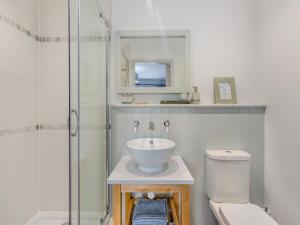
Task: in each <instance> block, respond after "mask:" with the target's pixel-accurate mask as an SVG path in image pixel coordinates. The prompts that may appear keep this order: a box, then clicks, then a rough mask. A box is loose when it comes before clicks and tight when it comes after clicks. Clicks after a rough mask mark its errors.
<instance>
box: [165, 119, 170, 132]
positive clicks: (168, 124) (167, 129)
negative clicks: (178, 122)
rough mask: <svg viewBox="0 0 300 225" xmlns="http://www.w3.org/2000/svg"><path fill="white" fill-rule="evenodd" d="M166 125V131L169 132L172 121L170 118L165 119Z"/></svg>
mask: <svg viewBox="0 0 300 225" xmlns="http://www.w3.org/2000/svg"><path fill="white" fill-rule="evenodd" d="M164 127H165V128H166V132H167V133H169V128H170V121H169V120H165V122H164Z"/></svg>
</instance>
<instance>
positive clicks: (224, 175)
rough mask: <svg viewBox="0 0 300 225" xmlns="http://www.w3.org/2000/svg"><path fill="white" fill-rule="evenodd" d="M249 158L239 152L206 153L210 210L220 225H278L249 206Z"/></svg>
mask: <svg viewBox="0 0 300 225" xmlns="http://www.w3.org/2000/svg"><path fill="white" fill-rule="evenodd" d="M250 160H251V155H250V154H249V153H247V152H245V151H239V150H208V151H206V181H207V195H208V197H209V199H210V201H209V207H210V208H211V210H212V212H213V213H214V215H215V217H216V218H217V220H218V222H219V224H220V225H278V223H276V222H275V221H274V220H273V219H272V218H271V217H270V216H269V215H268V214H267V213H265V212H264V210H263V209H262V208H260V207H258V206H256V205H254V204H251V203H249V189H250Z"/></svg>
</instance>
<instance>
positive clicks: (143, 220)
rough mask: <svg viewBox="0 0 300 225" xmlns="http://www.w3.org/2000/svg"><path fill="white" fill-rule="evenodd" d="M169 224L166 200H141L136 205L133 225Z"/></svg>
mask: <svg viewBox="0 0 300 225" xmlns="http://www.w3.org/2000/svg"><path fill="white" fill-rule="evenodd" d="M167 223H168V216H167V202H166V199H159V200H148V199H141V200H140V201H139V202H138V204H137V205H136V207H135V211H134V214H133V223H132V225H166V224H167Z"/></svg>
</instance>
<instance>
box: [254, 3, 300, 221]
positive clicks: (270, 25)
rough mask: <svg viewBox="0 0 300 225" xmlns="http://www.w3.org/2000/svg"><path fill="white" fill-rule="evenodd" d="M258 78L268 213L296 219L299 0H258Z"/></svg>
mask: <svg viewBox="0 0 300 225" xmlns="http://www.w3.org/2000/svg"><path fill="white" fill-rule="evenodd" d="M257 2H258V14H257V18H258V21H257V22H258V23H257V24H258V30H257V31H258V33H257V34H258V43H257V44H258V46H257V50H258V52H257V54H258V55H257V56H258V65H259V68H258V69H259V73H258V74H259V81H260V82H261V81H262V82H261V83H262V85H263V86H262V87H261V90H263V92H262V96H264V97H265V101H266V103H267V104H268V110H267V114H266V148H265V151H266V152H265V159H266V160H265V177H266V179H265V186H266V194H267V195H266V196H267V200H268V205H269V208H270V212H271V214H272V216H273V217H274V218H275V219H276V220H277V221H278V222H279V224H282V225H298V224H300V214H299V212H298V211H299V202H300V195H299V190H300V178H299V165H300V164H299V159H300V147H299V146H300V139H299V126H300V116H299V115H300V107H299V96H300V88H299V83H300V1H298V0H259V1H257Z"/></svg>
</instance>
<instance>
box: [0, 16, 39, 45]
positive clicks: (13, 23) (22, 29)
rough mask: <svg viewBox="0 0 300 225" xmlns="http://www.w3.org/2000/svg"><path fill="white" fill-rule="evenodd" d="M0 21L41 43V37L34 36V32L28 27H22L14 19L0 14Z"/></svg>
mask: <svg viewBox="0 0 300 225" xmlns="http://www.w3.org/2000/svg"><path fill="white" fill-rule="evenodd" d="M0 21H2V22H4V23H6V24H7V25H9V26H11V27H13V28H15V29H16V30H18V31H20V32H22V33H23V34H25V35H27V36H28V37H30V38H32V39H34V40H36V41H39V36H38V35H36V34H34V33H33V32H32V31H30V30H29V29H27V28H26V27H24V26H22V25H21V24H20V23H18V22H16V21H15V20H14V19H12V18H10V17H8V16H5V15H2V14H1V13H0Z"/></svg>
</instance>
